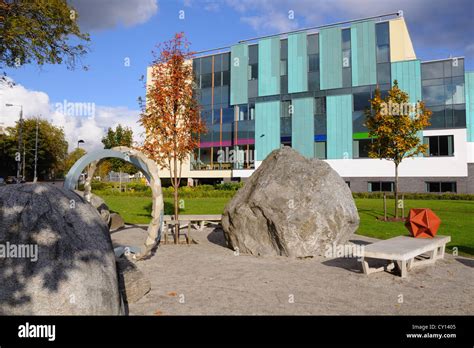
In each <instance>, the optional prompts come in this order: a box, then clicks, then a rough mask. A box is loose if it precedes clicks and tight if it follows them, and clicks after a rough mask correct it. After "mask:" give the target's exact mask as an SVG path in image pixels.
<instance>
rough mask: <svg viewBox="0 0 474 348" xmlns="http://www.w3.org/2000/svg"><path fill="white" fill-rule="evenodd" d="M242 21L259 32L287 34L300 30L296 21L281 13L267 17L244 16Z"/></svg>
mask: <svg viewBox="0 0 474 348" xmlns="http://www.w3.org/2000/svg"><path fill="white" fill-rule="evenodd" d="M240 20H241V21H242V22H244V23H247V24H248V25H250V26H251V27H252V28H253V29H254V30H255V31H257V32H261V31H268V32H286V31H291V30H294V29H297V28H298V22H297V21H296V20H295V19H290V18H289V17H288V15H287V14H285V13H280V12H274V13H272V14H267V15H265V16H248V17H246V16H243V17H241V18H240Z"/></svg>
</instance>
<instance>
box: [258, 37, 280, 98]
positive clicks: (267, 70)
mask: <svg viewBox="0 0 474 348" xmlns="http://www.w3.org/2000/svg"><path fill="white" fill-rule="evenodd" d="M275 94H280V38H279V37H271V38H268V39H263V40H260V41H259V42H258V95H259V96H260V97H264V96H269V95H275Z"/></svg>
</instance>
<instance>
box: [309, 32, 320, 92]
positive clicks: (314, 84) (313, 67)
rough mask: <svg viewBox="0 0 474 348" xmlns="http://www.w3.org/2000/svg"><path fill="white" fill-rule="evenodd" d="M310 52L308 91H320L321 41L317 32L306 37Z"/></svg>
mask: <svg viewBox="0 0 474 348" xmlns="http://www.w3.org/2000/svg"><path fill="white" fill-rule="evenodd" d="M306 42H307V46H308V49H307V52H308V91H319V81H320V77H319V41H318V35H317V34H311V35H308V36H307V38H306Z"/></svg>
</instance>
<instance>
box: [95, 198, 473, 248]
mask: <svg viewBox="0 0 474 348" xmlns="http://www.w3.org/2000/svg"><path fill="white" fill-rule="evenodd" d="M102 198H104V200H105V201H106V203H107V205H108V206H109V207H110V209H112V210H114V211H117V212H118V213H120V214H121V215H122V217H123V218H124V220H125V221H126V222H128V223H132V224H133V223H136V224H146V223H148V222H149V221H150V213H151V198H149V197H134V196H102ZM229 199H230V198H227V197H222V198H208V197H206V198H185V199H184V200H183V203H184V209H181V213H182V214H221V213H222V211H223V209H224V206H225V204H226V203H227V201H228V200H229ZM355 201H356V204H357V208H358V209H359V215H360V219H361V222H360V226H359V229H358V231H357V234H360V235H364V236H369V237H375V238H380V239H387V238H391V237H394V236H398V235H404V234H408V231H407V230H406V228H405V227H404V226H403V223H402V222H383V221H378V220H377V219H376V217H377V216H381V215H383V204H382V200H381V199H362V198H357V199H356V200H355ZM389 203H390V206H389V208H390V209H389V211H391V210H392V204H391V203H392V202H390V201H389ZM410 208H431V209H432V210H433V211H434V212H435V213H436V214H437V215H438V216H439V217H440V218H441V221H442V222H441V227H440V229H439V231H438V234H442V235H450V236H451V239H452V241H451V243H450V244H449V245H448V249H452V248H453V247H458V250H459V252H460V254H461V255H471V256H472V255H474V227H473V226H474V201H454V200H449V201H448V200H446V201H440V200H405V209H406V212H408V210H409V209H410ZM172 212H173V200H172V198H166V199H165V214H172Z"/></svg>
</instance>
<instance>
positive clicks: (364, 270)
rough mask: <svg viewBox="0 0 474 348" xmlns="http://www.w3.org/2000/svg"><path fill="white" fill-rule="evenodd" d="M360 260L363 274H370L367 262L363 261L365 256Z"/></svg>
mask: <svg viewBox="0 0 474 348" xmlns="http://www.w3.org/2000/svg"><path fill="white" fill-rule="evenodd" d="M360 262H361V263H362V271H363V272H364V274H370V267H369V263H368V262H367V261H365V258H362V260H361V261H360Z"/></svg>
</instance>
